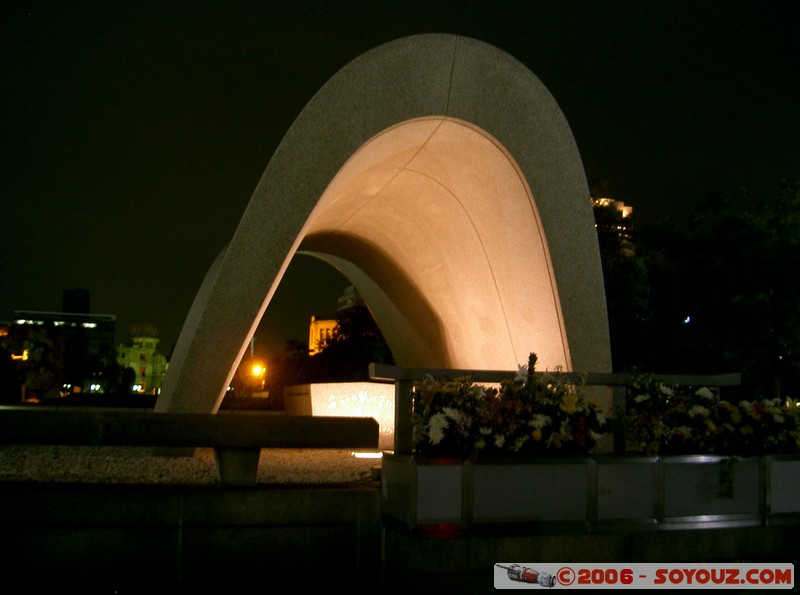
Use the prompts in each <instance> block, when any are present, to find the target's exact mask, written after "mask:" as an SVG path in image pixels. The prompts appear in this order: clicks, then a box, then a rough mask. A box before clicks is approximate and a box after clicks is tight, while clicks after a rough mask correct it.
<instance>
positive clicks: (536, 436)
mask: <svg viewBox="0 0 800 595" xmlns="http://www.w3.org/2000/svg"><path fill="white" fill-rule="evenodd" d="M531 436H533V439H534V440H536V442H539V440H541V439H542V431H541V430H540V429H539V428H536V429H534V430H533V432H531Z"/></svg>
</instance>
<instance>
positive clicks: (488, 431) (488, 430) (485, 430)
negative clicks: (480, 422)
mask: <svg viewBox="0 0 800 595" xmlns="http://www.w3.org/2000/svg"><path fill="white" fill-rule="evenodd" d="M478 431H479V432H480V433H481V434H483V435H484V436H488V435H489V434H491V433H492V428H487V427H486V426H481V427H480V428H478Z"/></svg>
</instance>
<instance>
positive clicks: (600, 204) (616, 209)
mask: <svg viewBox="0 0 800 595" xmlns="http://www.w3.org/2000/svg"><path fill="white" fill-rule="evenodd" d="M592 209H593V211H594V224H595V228H596V229H597V234H598V238H600V239H601V243H602V238H603V237H605V238H606V239H611V238H614V242H615V243H618V245H619V248H620V249H621V251H622V253H623V254H625V255H627V256H633V255H634V254H635V253H636V248H635V246H634V244H633V207H631V206H628V205H626V204H625V203H624V202H622V201H620V200H615V199H613V198H592Z"/></svg>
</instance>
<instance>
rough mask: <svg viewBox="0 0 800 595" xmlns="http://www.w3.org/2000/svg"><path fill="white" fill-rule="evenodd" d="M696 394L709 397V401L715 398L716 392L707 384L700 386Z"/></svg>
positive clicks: (705, 397)
mask: <svg viewBox="0 0 800 595" xmlns="http://www.w3.org/2000/svg"><path fill="white" fill-rule="evenodd" d="M695 394H696V395H697V396H698V397H703V398H704V399H708V400H709V401H710V400H712V399H713V398H714V393H713V392H711V389H710V388H708V387H707V386H704V387H702V388H698V389H697V391H695Z"/></svg>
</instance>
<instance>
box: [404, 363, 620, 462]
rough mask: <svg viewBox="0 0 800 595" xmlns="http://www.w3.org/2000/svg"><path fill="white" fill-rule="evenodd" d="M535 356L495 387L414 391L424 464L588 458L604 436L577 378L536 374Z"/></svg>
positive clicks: (450, 384)
mask: <svg viewBox="0 0 800 595" xmlns="http://www.w3.org/2000/svg"><path fill="white" fill-rule="evenodd" d="M536 359H537V358H536V354H533V353H532V354H530V357H529V359H528V364H527V365H523V366H520V367H519V370H518V372H517V374H516V375H515V376H514V377H513V378H511V377H510V378H507V379H504V380H502V381H501V382H500V385H499V388H495V387H487V386H483V385H479V384H476V383H474V382H473V381H472V379H471V378H470V377H469V376H464V377H460V378H456V379H453V380H448V379H434V378H432V377H430V376H428V377H426V378H424V379H422V380H420V381H417V382H416V383H415V384H414V389H413V390H414V393H413V403H414V406H413V413H412V415H413V438H412V440H413V448H414V453H415V455H417V456H420V457H427V458H457V459H461V460H467V459H470V460H475V459H476V458H478V457H530V456H537V455H538V456H555V455H586V454H588V453H589V452H590V451H591V450H592V448H593V447H594V446H595V444H596V443H597V440H598V439H599V437H600V435H601V433H602V432H603V431H604V430H605V427H606V423H607V422H606V420H605V417H604V416H603V411H602V404H601V403H599V402H597V401H595V400H593V399H591V398H590V397H589V396H588V394H587V392H586V391H585V387H584V383H583V381H582V380H581V379H580V378H577V379H576V377H574V376H568V375H565V374H560V373H559V372H560V370H556V371H555V373H548V372H544V373H537V372H536V371H535V366H536Z"/></svg>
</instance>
